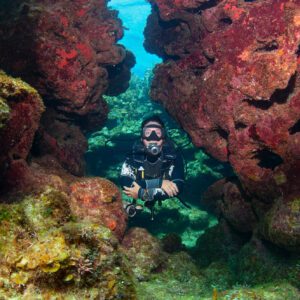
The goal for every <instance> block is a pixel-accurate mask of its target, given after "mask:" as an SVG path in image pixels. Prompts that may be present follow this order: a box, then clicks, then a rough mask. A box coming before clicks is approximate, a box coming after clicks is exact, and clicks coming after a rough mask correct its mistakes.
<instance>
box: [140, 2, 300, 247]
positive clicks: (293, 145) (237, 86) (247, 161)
mask: <svg viewBox="0 0 300 300" xmlns="http://www.w3.org/2000/svg"><path fill="white" fill-rule="evenodd" d="M150 2H151V3H152V15H151V16H150V17H149V18H148V25H147V27H146V29H145V36H146V41H145V46H146V48H147V49H148V51H150V52H152V53H156V54H158V55H159V56H161V57H162V58H163V59H164V63H163V64H161V65H159V66H158V67H156V69H155V78H154V81H153V84H152V92H151V96H152V98H153V99H154V100H156V101H159V102H161V103H162V104H163V105H164V106H165V107H166V108H167V110H168V111H169V112H170V114H171V115H173V116H174V117H175V118H176V119H177V120H178V122H180V124H181V125H182V126H183V128H184V129H185V130H186V131H187V132H188V133H189V134H190V136H191V137H192V140H193V142H194V144H195V145H196V146H199V147H203V148H205V149H206V151H207V152H208V153H209V154H211V155H212V156H213V157H215V158H217V159H219V160H221V161H228V162H230V164H231V165H232V167H233V169H234V171H235V173H236V175H237V177H238V182H237V183H234V182H233V183H228V182H227V183H226V182H224V184H223V185H220V184H218V191H217V192H216V193H215V194H214V193H212V192H211V191H210V193H212V194H214V195H215V196H216V195H217V196H216V197H215V196H214V197H209V196H208V197H206V205H207V201H208V202H209V201H211V202H213V203H214V202H215V201H217V202H218V205H216V207H217V211H218V214H219V215H220V216H221V217H223V218H225V219H226V220H227V221H228V222H229V223H230V224H231V225H232V226H233V227H234V228H235V229H237V230H238V231H240V232H247V231H249V230H250V231H253V230H254V228H258V229H259V232H260V234H261V235H262V236H263V238H265V239H267V240H269V241H271V242H272V243H274V244H276V245H278V246H280V247H283V248H286V249H288V250H292V251H295V250H299V249H300V231H299V224H300V214H299V210H300V188H299V175H300V156H299V153H300V152H299V151H300V147H299V143H300V133H299V122H300V90H299V85H300V81H299V80H300V76H299V44H300V2H299V1H291V0H285V1H274V0H273V1H271V0H268V1H238V0H225V1H183V0H182V1H180V0H178V1H165V0H151V1H150ZM213 203H212V204H209V205H208V206H214V204H213ZM241 212H243V213H241Z"/></svg>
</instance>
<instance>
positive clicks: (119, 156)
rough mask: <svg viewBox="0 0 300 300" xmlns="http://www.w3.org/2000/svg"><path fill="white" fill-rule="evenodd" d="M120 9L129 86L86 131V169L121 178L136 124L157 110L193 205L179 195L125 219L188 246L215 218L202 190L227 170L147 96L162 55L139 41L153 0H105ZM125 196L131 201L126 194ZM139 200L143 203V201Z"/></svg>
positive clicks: (93, 173) (135, 136) (185, 195)
mask: <svg viewBox="0 0 300 300" xmlns="http://www.w3.org/2000/svg"><path fill="white" fill-rule="evenodd" d="M109 5H110V6H111V7H112V8H113V9H117V10H118V11H119V17H120V18H121V19H122V21H123V26H124V28H125V30H124V32H125V34H124V37H123V39H122V40H120V41H119V44H123V45H124V46H126V48H127V49H129V50H130V51H132V52H133V53H134V55H135V57H136V65H135V67H134V68H133V69H132V77H131V81H130V86H129V88H128V89H127V90H126V91H125V92H124V93H122V94H120V95H119V96H114V97H109V96H105V100H106V101H107V103H108V104H109V109H110V112H109V115H108V120H107V122H106V124H105V126H104V127H103V128H102V129H101V130H100V131H97V132H94V133H92V134H90V135H89V139H88V141H89V150H88V152H87V154H86V159H87V165H88V172H89V175H91V176H101V177H105V178H108V179H110V180H112V181H113V182H115V183H117V184H118V185H119V186H120V183H119V175H120V170H121V166H122V162H123V161H124V160H125V158H126V155H127V154H128V153H129V152H130V151H131V149H132V146H133V144H134V142H135V141H136V140H137V139H139V135H140V124H141V123H142V121H143V119H144V118H145V117H147V116H149V115H152V114H157V115H159V116H161V118H162V119H163V120H164V121H165V123H166V126H167V129H168V133H169V136H170V137H171V138H172V140H173V141H174V142H175V143H176V145H177V146H178V148H179V149H180V153H181V155H182V156H183V158H184V161H185V172H186V174H185V176H186V184H185V190H184V192H183V194H182V195H181V198H182V199H184V201H185V202H187V203H188V204H190V205H191V208H187V207H185V206H184V205H183V204H182V203H181V202H180V201H179V200H178V199H177V198H172V199H168V200H165V201H163V202H162V206H159V205H156V206H155V217H154V221H151V218H150V211H149V210H148V209H147V208H145V209H144V210H143V212H142V213H140V214H137V215H136V216H135V217H134V218H131V219H130V221H129V226H139V227H143V228H146V229H147V230H149V231H150V232H151V233H152V234H154V235H155V236H157V237H159V238H164V237H166V236H167V235H168V234H172V235H176V236H178V237H180V238H181V239H182V246H183V247H184V248H187V249H189V250H192V249H193V248H194V247H195V245H196V241H197V239H198V238H199V236H200V235H201V234H202V233H203V232H204V230H205V229H207V228H209V227H211V226H213V225H214V224H216V222H217V221H216V219H215V218H214V217H213V216H211V215H210V214H208V213H207V212H206V211H203V210H202V209H201V195H202V194H203V192H204V191H205V190H206V189H207V188H208V186H209V185H210V184H212V183H213V182H215V181H216V180H218V179H220V178H222V177H224V176H226V174H230V168H228V166H226V165H224V164H221V163H219V162H217V161H216V160H214V159H212V158H211V157H209V156H207V155H206V154H205V153H204V152H203V151H202V150H200V149H197V148H196V147H194V146H193V144H192V143H191V141H190V139H189V137H188V135H187V134H186V133H185V132H184V131H183V130H182V129H181V128H180V125H179V124H177V123H176V121H174V120H173V119H172V117H171V116H170V115H169V114H168V113H167V112H166V111H165V110H164V108H163V107H162V106H161V105H159V104H158V103H155V102H153V101H151V99H150V97H149V91H150V88H151V80H152V77H153V73H152V70H153V68H154V67H155V64H157V63H160V62H161V59H160V58H159V57H157V56H155V55H152V54H149V53H147V52H146V50H145V49H144V47H143V42H144V35H143V31H144V27H145V26H146V21H147V17H148V15H149V14H150V12H151V6H150V4H149V3H148V2H147V1H144V0H136V1H134V0H132V1H130V0H128V1H124V0H122V1H121V0H113V1H111V2H109ZM123 197H124V200H127V201H131V199H128V197H126V195H125V194H123ZM141 204H143V203H141Z"/></svg>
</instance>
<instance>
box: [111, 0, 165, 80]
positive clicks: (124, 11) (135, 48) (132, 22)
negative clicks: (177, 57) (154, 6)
mask: <svg viewBox="0 0 300 300" xmlns="http://www.w3.org/2000/svg"><path fill="white" fill-rule="evenodd" d="M108 5H109V6H110V7H112V8H113V9H117V10H118V11H119V18H120V19H121V20H122V21H123V26H124V27H125V28H127V29H125V30H124V37H123V39H122V40H120V41H119V43H120V44H123V45H124V46H125V47H126V48H127V49H129V50H130V51H131V52H133V53H134V55H135V57H136V65H135V66H134V68H133V69H132V73H134V74H135V75H137V76H139V77H143V76H144V74H145V72H146V71H147V70H149V69H152V68H153V66H154V65H155V64H157V63H159V62H161V59H160V58H159V57H158V56H156V55H152V54H150V53H148V52H146V51H145V49H144V47H143V42H144V34H143V31H144V28H145V26H146V21H147V17H148V15H149V14H150V12H151V6H150V4H149V2H148V1H146V0H111V1H110V2H109V4H108Z"/></svg>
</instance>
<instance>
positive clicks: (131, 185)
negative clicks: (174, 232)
mask: <svg viewBox="0 0 300 300" xmlns="http://www.w3.org/2000/svg"><path fill="white" fill-rule="evenodd" d="M120 181H121V185H122V187H123V189H124V193H125V194H126V195H127V196H129V197H131V198H133V202H131V203H127V204H126V205H125V210H126V212H127V214H128V215H129V216H130V217H133V216H134V215H135V214H136V212H137V211H138V210H142V209H143V208H142V207H141V206H140V205H137V202H136V201H137V199H141V200H142V201H143V202H144V206H146V207H148V208H149V209H150V210H151V219H152V220H153V211H154V205H155V203H156V202H158V203H159V204H161V201H162V200H165V199H168V198H172V197H175V196H177V195H178V194H179V193H180V192H181V191H182V189H183V185H184V164H183V159H182V156H181V155H180V154H179V153H178V151H177V150H176V149H175V146H174V143H173V142H172V140H171V139H170V138H169V137H168V136H167V132H166V129H165V125H164V123H163V121H162V120H161V118H160V117H159V116H157V115H153V116H151V117H149V118H147V119H145V120H144V121H143V122H142V124H141V138H140V140H139V141H137V142H136V143H135V144H134V146H133V149H132V152H131V153H130V155H128V156H127V158H126V160H125V162H124V163H123V166H122V170H121V174H120Z"/></svg>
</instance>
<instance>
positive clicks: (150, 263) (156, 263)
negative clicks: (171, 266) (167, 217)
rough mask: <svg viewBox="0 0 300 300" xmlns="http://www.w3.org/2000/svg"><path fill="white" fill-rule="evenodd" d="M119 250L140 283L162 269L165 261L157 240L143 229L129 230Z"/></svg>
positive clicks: (164, 255)
mask: <svg viewBox="0 0 300 300" xmlns="http://www.w3.org/2000/svg"><path fill="white" fill-rule="evenodd" d="M121 250H122V252H124V253H125V255H126V256H127V258H128V260H129V262H130V265H131V267H132V271H133V273H134V275H135V277H136V278H137V279H138V280H140V281H142V280H147V278H148V277H149V275H150V274H151V273H153V272H154V271H155V270H157V269H159V268H161V267H163V262H164V261H165V260H166V254H165V253H164V252H163V251H162V246H161V244H160V242H159V240H158V239H156V238H155V237H153V236H152V235H150V233H149V232H148V231H147V230H146V229H144V228H138V227H135V228H131V229H130V230H129V231H128V232H127V233H126V235H125V237H124V239H123V241H122V246H121Z"/></svg>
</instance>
